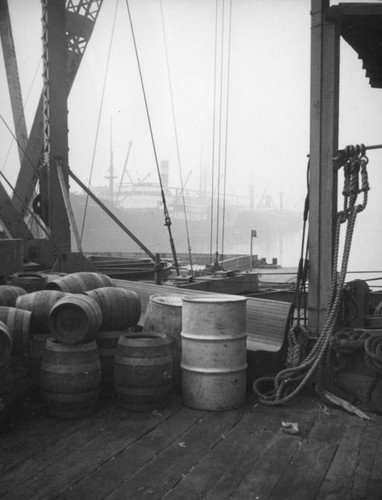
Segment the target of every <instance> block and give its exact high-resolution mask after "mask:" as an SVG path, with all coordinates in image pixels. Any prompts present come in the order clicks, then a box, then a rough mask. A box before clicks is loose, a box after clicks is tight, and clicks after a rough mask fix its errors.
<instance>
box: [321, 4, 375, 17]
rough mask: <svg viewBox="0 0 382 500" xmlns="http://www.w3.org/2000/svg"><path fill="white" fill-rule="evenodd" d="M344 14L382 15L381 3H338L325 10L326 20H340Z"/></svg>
mask: <svg viewBox="0 0 382 500" xmlns="http://www.w3.org/2000/svg"><path fill="white" fill-rule="evenodd" d="M346 16H382V3H380V2H378V3H377V2H368V3H348V2H345V3H340V4H338V5H333V6H332V7H329V8H328V9H327V11H326V12H325V17H326V19H327V21H340V20H341V19H342V18H344V17H346Z"/></svg>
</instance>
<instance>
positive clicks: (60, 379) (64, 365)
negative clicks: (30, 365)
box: [40, 339, 101, 418]
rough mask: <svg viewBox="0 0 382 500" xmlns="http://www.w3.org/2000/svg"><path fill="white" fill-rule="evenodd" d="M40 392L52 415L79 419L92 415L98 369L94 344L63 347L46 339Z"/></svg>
mask: <svg viewBox="0 0 382 500" xmlns="http://www.w3.org/2000/svg"><path fill="white" fill-rule="evenodd" d="M40 382H41V393H42V396H43V398H44V400H45V402H46V404H47V407H48V411H49V413H50V414H51V415H53V416H55V417H59V418H79V417H83V416H85V415H88V414H90V413H92V412H93V411H94V409H95V405H96V402H97V399H98V395H99V391H100V382H101V367H100V362H99V356H98V351H97V344H96V343H95V341H92V342H89V343H86V344H80V345H65V344H61V343H59V342H57V341H56V340H54V339H48V340H47V342H46V346H45V351H44V354H43V359H42V363H41V371H40Z"/></svg>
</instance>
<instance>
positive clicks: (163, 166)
mask: <svg viewBox="0 0 382 500" xmlns="http://www.w3.org/2000/svg"><path fill="white" fill-rule="evenodd" d="M168 171H169V166H168V160H162V161H161V162H160V175H161V177H162V185H163V187H164V188H168Z"/></svg>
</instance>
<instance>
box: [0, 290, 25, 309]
mask: <svg viewBox="0 0 382 500" xmlns="http://www.w3.org/2000/svg"><path fill="white" fill-rule="evenodd" d="M26 293H27V292H26V290H24V288H21V287H19V286H13V285H0V306H6V307H15V304H16V300H17V298H18V297H20V296H21V295H25V294H26Z"/></svg>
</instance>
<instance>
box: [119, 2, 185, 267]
mask: <svg viewBox="0 0 382 500" xmlns="http://www.w3.org/2000/svg"><path fill="white" fill-rule="evenodd" d="M126 7H127V13H128V15H129V23H130V30H131V36H132V39H133V45H134V51H135V58H136V61H137V66H138V72H139V78H140V82H141V88H142V94H143V100H144V103H145V109H146V115H147V121H148V125H149V130H150V137H151V143H152V147H153V152H154V158H155V165H156V168H157V173H158V179H159V185H160V190H161V195H162V203H163V212H164V220H165V222H164V225H165V226H166V227H167V230H168V234H169V238H170V246H171V252H172V257H173V259H174V268H175V270H176V273H177V274H178V275H179V265H178V258H177V255H176V250H175V243H174V239H173V237H172V232H171V219H170V214H169V211H168V208H167V203H166V196H165V194H164V189H163V183H162V177H161V173H160V169H159V161H158V154H157V149H156V146H155V141H154V133H153V127H152V124H151V118H150V112H149V105H148V102H147V97H146V90H145V85H144V82H143V75H142V68H141V62H140V59H139V54H138V47H137V41H136V38H135V31H134V26H133V19H132V17H131V12H130V6H129V0H126Z"/></svg>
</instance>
